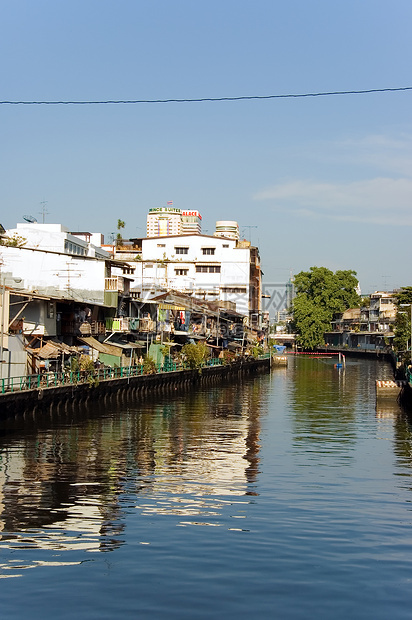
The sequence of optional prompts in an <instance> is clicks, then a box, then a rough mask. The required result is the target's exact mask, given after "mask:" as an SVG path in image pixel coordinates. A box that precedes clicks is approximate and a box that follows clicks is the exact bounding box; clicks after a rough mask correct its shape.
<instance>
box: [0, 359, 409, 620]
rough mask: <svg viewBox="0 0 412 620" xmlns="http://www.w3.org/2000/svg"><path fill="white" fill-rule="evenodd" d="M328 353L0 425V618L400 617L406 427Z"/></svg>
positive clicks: (405, 608) (392, 407)
mask: <svg viewBox="0 0 412 620" xmlns="http://www.w3.org/2000/svg"><path fill="white" fill-rule="evenodd" d="M333 361H334V360H333V359H329V358H320V359H312V358H304V359H302V358H299V359H297V358H293V357H292V358H290V359H289V365H288V368H277V369H273V371H272V372H271V373H270V374H264V375H260V376H258V377H256V378H255V379H253V378H247V379H245V380H244V381H243V382H242V381H240V382H239V381H237V382H234V383H230V384H227V385H225V386H221V385H219V386H213V387H204V388H201V389H199V390H198V391H197V392H191V391H187V392H185V393H183V394H182V393H180V394H177V393H176V394H173V395H172V396H171V395H170V394H168V395H161V396H158V397H157V398H156V400H155V401H152V402H149V401H147V402H145V403H138V402H130V401H127V402H125V401H122V400H121V399H120V400H118V401H116V399H114V400H112V401H109V402H107V403H105V404H104V405H103V404H102V403H99V404H97V405H96V406H95V408H91V409H87V410H84V411H74V412H71V413H61V414H56V413H47V414H45V415H43V416H39V415H36V416H29V417H27V418H26V419H25V420H22V419H21V420H16V421H15V422H10V423H8V424H3V426H2V427H1V430H0V432H1V435H0V610H1V611H0V613H1V618H2V619H9V618H10V619H11V618H13V619H14V620H16V619H18V620H19V619H22V618H25V619H26V618H30V619H31V620H35V619H40V618H41V619H43V618H52V617H54V618H59V619H66V618H67V619H68V618H70V619H71V618H76V619H80V620H81V619H86V618H87V619H88V620H90V619H99V620H104V619H114V618H116V619H117V618H125V619H129V618H133V619H135V618H139V619H146V618H147V619H149V618H150V619H152V620H153V619H155V620H156V619H158V618H159V619H162V620H163V619H173V620H186V619H187V620H189V619H190V620H197V619H206V618H207V619H209V618H225V619H231V618H233V619H235V618H236V619H237V620H243V619H248V620H250V619H251V618H253V619H254V620H255V619H259V620H260V619H267V618H279V619H281V620H289V619H293V620H295V619H299V620H300V619H305V620H307V619H308V618H316V619H331V618H333V619H334V620H336V619H343V618H345V620H346V619H347V618H351V620H357V619H363V618H365V619H366V618H367V619H368V620H369V619H370V618H373V619H374V620H379V619H382V620H387V619H388V618H391V619H403V618H405V619H406V618H408V619H409V618H411V616H412V432H411V425H410V422H409V420H408V417H407V415H406V414H405V413H404V412H403V411H402V410H401V409H399V408H398V406H397V405H396V404H393V403H391V402H388V403H386V404H385V403H384V404H382V405H379V407H378V408H377V407H376V402H375V379H376V378H380V379H383V378H386V377H390V376H391V369H390V367H389V366H388V365H386V364H385V363H383V362H376V361H368V360H358V359H352V360H351V359H348V360H347V366H346V369H345V370H342V371H341V370H337V369H336V368H334V364H333Z"/></svg>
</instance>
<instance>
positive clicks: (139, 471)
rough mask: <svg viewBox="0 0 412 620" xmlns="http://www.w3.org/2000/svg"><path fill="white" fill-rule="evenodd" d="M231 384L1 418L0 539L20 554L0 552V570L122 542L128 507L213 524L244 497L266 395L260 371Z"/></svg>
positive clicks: (7, 572) (249, 488)
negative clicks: (56, 413)
mask: <svg viewBox="0 0 412 620" xmlns="http://www.w3.org/2000/svg"><path fill="white" fill-rule="evenodd" d="M239 388H240V386H239V385H229V386H226V387H222V386H219V387H218V388H215V389H213V388H212V389H211V388H208V389H204V390H201V391H199V392H198V393H194V392H189V393H187V394H185V395H183V396H181V397H175V398H174V399H171V398H166V397H162V398H161V399H160V400H159V401H158V402H157V403H152V404H151V403H149V402H146V403H145V404H140V405H138V404H137V403H135V402H128V403H125V404H123V405H122V406H120V407H119V405H118V404H117V403H116V402H110V401H108V402H107V403H106V406H105V408H104V410H101V409H100V407H97V408H96V409H89V410H87V411H86V410H84V411H77V412H71V413H70V414H68V415H66V416H65V417H62V418H59V419H58V420H56V419H55V418H50V417H47V419H44V417H43V418H39V417H37V418H36V419H34V420H33V421H32V424H31V428H29V426H28V424H27V421H26V425H25V427H24V429H23V428H21V423H19V421H17V422H15V423H10V424H9V427H8V428H7V429H3V437H2V440H1V443H0V548H1V549H2V550H3V551H5V550H9V551H10V552H12V551H13V552H16V551H18V552H19V557H24V558H25V560H24V562H20V561H19V562H18V564H15V563H14V561H13V557H12V556H11V555H10V557H9V559H8V561H7V562H5V563H3V565H0V573H2V574H3V576H16V575H20V574H21V573H20V571H21V570H22V569H23V568H25V569H27V568H34V567H38V566H42V565H44V562H47V563H48V564H50V562H55V563H56V565H57V564H67V562H66V561H65V560H64V554H65V552H73V551H82V552H101V551H111V550H113V549H115V548H116V547H118V546H119V545H121V544H122V543H123V540H124V528H125V521H126V515H127V513H129V512H130V511H137V512H138V514H139V515H141V516H147V515H153V514H154V513H155V514H158V515H175V516H177V517H178V519H177V523H176V524H177V525H180V526H183V527H186V526H188V525H193V524H196V525H197V524H202V525H209V526H211V525H213V526H218V525H219V522H218V518H219V515H220V514H221V511H222V508H223V507H225V505H227V503H228V502H229V503H230V504H236V505H239V507H240V508H241V505H242V504H245V503H246V504H247V503H248V501H249V500H248V498H247V496H248V495H254V494H255V493H256V490H255V486H254V485H255V483H256V479H257V475H258V467H259V432H260V416H261V411H262V407H264V404H265V399H264V398H262V395H261V394H260V379H259V378H258V379H256V380H255V381H246V382H245V383H244V384H243V386H242V388H241V389H239ZM48 427H50V429H49V428H48ZM242 498H243V499H242ZM238 512H239V511H238ZM199 517H202V519H201V520H199ZM235 518H242V514H241V512H239V514H238V515H235ZM233 529H242V528H233ZM145 542H147V541H142V542H141V544H145ZM40 550H41V551H42V553H44V552H50V557H46V558H44V555H41V556H39V551H40ZM67 561H69V560H67Z"/></svg>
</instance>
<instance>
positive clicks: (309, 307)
mask: <svg viewBox="0 0 412 620" xmlns="http://www.w3.org/2000/svg"><path fill="white" fill-rule="evenodd" d="M294 284H295V291H296V297H295V298H294V300H293V324H294V325H293V326H294V331H295V332H296V334H297V343H298V344H299V345H300V346H302V347H303V348H304V349H310V350H312V349H314V348H315V347H317V346H319V345H321V344H322V343H323V334H324V332H325V331H327V330H328V329H330V323H331V321H332V318H333V315H334V314H336V313H338V312H344V311H345V310H347V309H348V308H354V307H358V306H359V304H360V297H359V295H358V293H357V287H358V279H357V277H356V272H355V271H352V270H345V271H342V270H338V271H336V272H335V273H334V272H333V271H331V270H330V269H327V268H326V267H311V268H310V270H309V271H301V272H300V273H298V274H297V275H296V277H295V281H294Z"/></svg>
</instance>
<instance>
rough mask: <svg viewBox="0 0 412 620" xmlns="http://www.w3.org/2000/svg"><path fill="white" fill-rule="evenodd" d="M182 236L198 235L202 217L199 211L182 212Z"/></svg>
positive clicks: (200, 229) (200, 230)
mask: <svg viewBox="0 0 412 620" xmlns="http://www.w3.org/2000/svg"><path fill="white" fill-rule="evenodd" d="M181 232H182V235H200V233H201V232H202V216H201V215H200V213H199V211H182V231H181Z"/></svg>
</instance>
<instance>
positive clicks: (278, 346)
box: [273, 344, 286, 353]
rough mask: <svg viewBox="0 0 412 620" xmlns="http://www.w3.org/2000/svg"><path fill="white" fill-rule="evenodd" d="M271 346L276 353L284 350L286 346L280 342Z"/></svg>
mask: <svg viewBox="0 0 412 620" xmlns="http://www.w3.org/2000/svg"><path fill="white" fill-rule="evenodd" d="M273 348H274V349H275V351H276V352H277V353H284V352H285V351H286V347H285V346H281V345H280V344H274V345H273Z"/></svg>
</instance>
